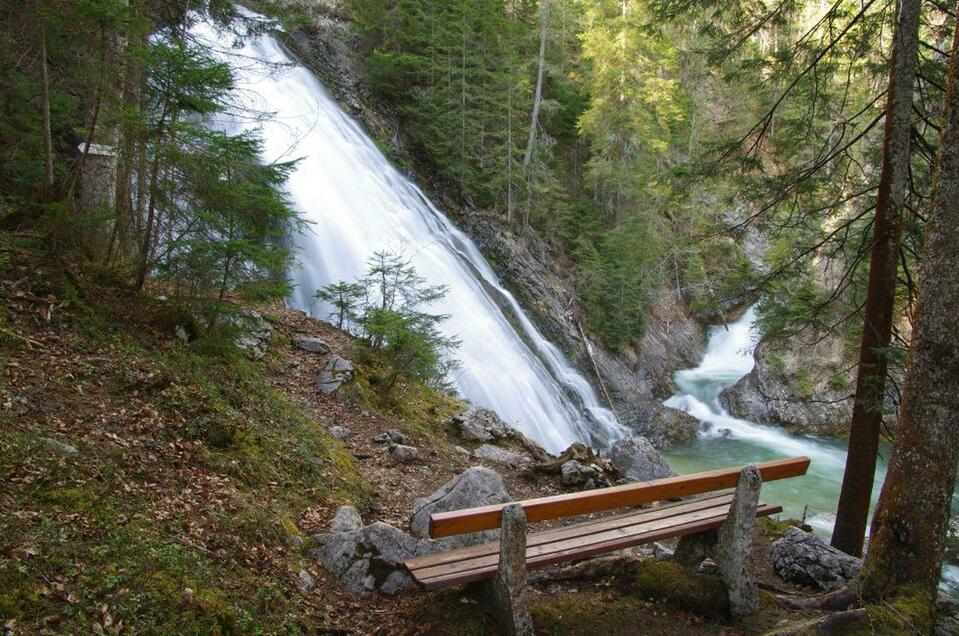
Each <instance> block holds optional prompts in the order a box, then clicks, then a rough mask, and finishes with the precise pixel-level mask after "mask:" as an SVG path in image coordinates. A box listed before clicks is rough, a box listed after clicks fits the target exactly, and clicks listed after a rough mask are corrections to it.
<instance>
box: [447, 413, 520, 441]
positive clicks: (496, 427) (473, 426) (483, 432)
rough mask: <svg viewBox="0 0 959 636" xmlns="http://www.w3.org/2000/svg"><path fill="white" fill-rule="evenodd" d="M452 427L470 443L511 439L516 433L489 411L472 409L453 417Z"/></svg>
mask: <svg viewBox="0 0 959 636" xmlns="http://www.w3.org/2000/svg"><path fill="white" fill-rule="evenodd" d="M452 424H453V427H454V428H455V429H456V432H457V434H458V435H459V436H460V437H462V438H463V439H465V440H469V441H471V442H491V441H497V440H501V439H509V438H511V437H513V436H514V435H515V433H516V431H515V430H514V429H513V428H512V427H510V425H509V424H507V423H506V422H504V421H503V420H501V419H500V417H499V415H497V414H496V413H494V412H493V411H491V410H489V409H484V408H480V407H476V406H474V407H472V408H471V409H469V410H468V411H466V412H465V413H460V414H459V415H454V416H453V419H452Z"/></svg>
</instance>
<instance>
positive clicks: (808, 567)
mask: <svg viewBox="0 0 959 636" xmlns="http://www.w3.org/2000/svg"><path fill="white" fill-rule="evenodd" d="M772 560H773V569H774V570H775V571H776V574H778V575H779V576H780V577H782V578H783V579H785V580H787V581H792V582H793V583H799V584H802V585H811V586H813V587H817V588H819V589H821V590H834V589H837V588H840V587H842V586H843V585H845V584H846V583H848V582H849V581H850V580H851V579H854V578H856V576H857V575H858V574H859V570H860V569H861V568H862V559H857V558H856V557H854V556H849V555H848V554H846V553H844V552H841V551H839V550H837V549H836V548H834V547H832V546H831V545H829V544H828V543H826V542H825V541H823V540H822V539H820V538H819V537H817V536H816V535H814V534H812V533H809V532H804V531H803V530H800V529H799V528H795V527H793V528H789V529H788V530H786V534H784V535H783V536H782V538H780V539H777V540H776V542H775V543H773V547H772Z"/></svg>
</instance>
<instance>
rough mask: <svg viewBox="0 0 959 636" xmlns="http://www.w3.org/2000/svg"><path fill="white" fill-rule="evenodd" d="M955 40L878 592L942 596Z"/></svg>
mask: <svg viewBox="0 0 959 636" xmlns="http://www.w3.org/2000/svg"><path fill="white" fill-rule="evenodd" d="M957 8H959V7H957ZM953 38H954V39H953V47H952V58H951V60H950V61H949V86H948V89H947V92H946V105H945V106H946V107H945V122H944V126H943V129H942V140H941V144H940V146H939V157H938V159H937V162H936V169H935V173H934V177H933V179H934V180H933V189H932V194H931V197H930V201H929V209H928V219H929V221H928V225H927V226H926V244H925V247H924V248H923V252H922V280H921V288H920V291H919V301H918V306H917V309H916V319H915V329H914V331H913V334H912V346H911V348H910V350H909V360H908V363H907V367H906V379H905V383H904V387H903V398H902V407H901V409H900V415H899V424H898V426H897V428H896V443H895V447H894V450H893V453H892V458H891V461H890V464H889V471H888V473H887V475H886V482H885V484H884V485H883V488H882V494H881V496H880V498H879V505H878V507H877V508H876V515H875V518H874V519H873V522H872V533H871V537H872V538H871V540H870V543H869V552H868V554H867V555H866V562H865V565H864V568H863V574H862V578H863V587H864V591H865V592H866V595H867V596H873V597H875V596H885V595H889V594H891V593H893V592H894V591H895V590H896V589H897V588H898V587H899V586H901V585H904V584H909V585H913V586H917V587H918V590H919V591H920V592H921V593H922V594H923V595H924V596H925V597H926V600H928V601H929V602H931V601H932V600H933V599H935V595H936V591H937V588H938V584H939V576H940V570H941V568H942V558H943V549H944V543H945V538H946V531H947V529H948V524H949V512H950V503H951V501H952V493H953V488H954V485H955V480H956V462H957V460H959V86H957V82H959V60H957V59H956V58H957V55H959V31H957V32H956V34H954V36H953Z"/></svg>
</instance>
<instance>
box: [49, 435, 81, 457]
mask: <svg viewBox="0 0 959 636" xmlns="http://www.w3.org/2000/svg"><path fill="white" fill-rule="evenodd" d="M40 441H41V442H43V443H45V444H47V445H49V446H52V447H53V448H55V449H57V450H58V451H60V452H61V453H65V454H67V455H76V454H77V453H79V452H80V451H78V450H77V447H76V446H71V445H70V444H64V443H63V442H61V441H58V440H55V439H53V438H52V437H41V438H40Z"/></svg>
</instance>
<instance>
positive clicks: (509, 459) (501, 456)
mask: <svg viewBox="0 0 959 636" xmlns="http://www.w3.org/2000/svg"><path fill="white" fill-rule="evenodd" d="M473 457H474V458H476V459H479V460H481V461H487V462H492V463H494V464H504V465H506V466H521V465H523V464H526V463H528V462H529V458H528V457H526V456H525V455H520V454H519V453H514V452H513V451H511V450H506V449H505V448H500V447H499V446H493V445H492V444H483V445H482V446H480V447H479V448H477V449H476V450H474V451H473Z"/></svg>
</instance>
